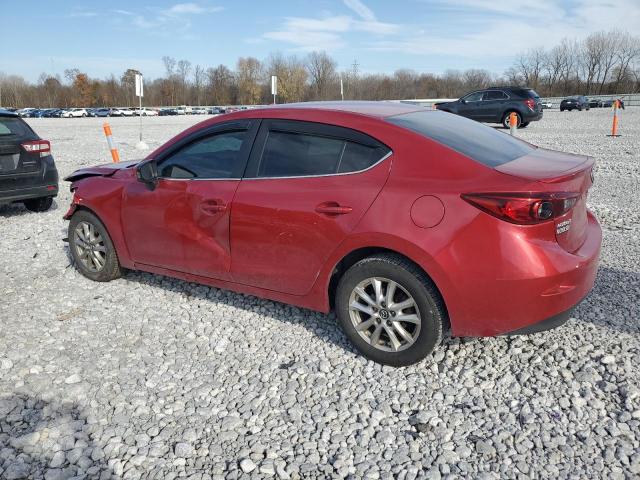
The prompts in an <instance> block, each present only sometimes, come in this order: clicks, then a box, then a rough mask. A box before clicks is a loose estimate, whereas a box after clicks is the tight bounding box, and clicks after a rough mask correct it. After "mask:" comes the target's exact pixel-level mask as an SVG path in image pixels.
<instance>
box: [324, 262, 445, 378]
mask: <svg viewBox="0 0 640 480" xmlns="http://www.w3.org/2000/svg"><path fill="white" fill-rule="evenodd" d="M374 277H378V278H380V277H382V278H383V279H388V280H391V281H393V282H396V283H397V284H398V285H399V286H400V287H401V288H402V289H404V290H405V291H406V292H408V293H409V294H410V295H411V297H413V299H414V301H415V304H416V305H417V312H420V314H419V316H420V330H419V332H418V333H417V337H416V338H415V340H414V343H413V344H412V345H410V346H408V347H406V348H405V349H404V350H400V351H385V350H382V349H380V348H377V347H374V346H373V345H371V343H370V342H369V341H367V340H365V339H364V338H363V337H362V336H361V335H360V333H359V332H358V331H357V330H356V328H355V326H354V323H353V322H352V320H351V315H350V308H349V304H350V297H351V295H352V292H354V289H355V288H356V286H358V285H359V284H360V283H361V282H363V281H366V280H367V279H370V278H374ZM335 305H336V316H337V317H338V320H339V322H340V324H341V326H342V329H343V330H344V332H345V334H346V335H347V337H348V338H349V339H350V340H351V342H352V343H353V344H354V345H355V347H356V348H357V349H358V350H359V351H360V352H361V353H362V354H363V355H364V356H365V357H367V358H369V359H371V360H373V361H375V362H378V363H381V364H384V365H391V366H394V367H403V366H406V365H411V364H414V363H416V362H419V361H420V360H422V359H424V358H425V357H426V356H427V355H429V354H430V353H431V352H432V351H433V350H434V349H435V347H436V346H438V345H439V344H440V342H441V340H442V333H443V329H444V325H445V323H446V319H447V314H446V309H445V307H444V304H443V302H442V299H441V298H440V294H439V293H438V290H437V289H436V287H435V285H434V284H433V282H432V281H431V279H429V277H427V276H426V275H425V274H424V272H423V271H422V270H421V269H420V268H419V267H418V266H416V265H415V264H414V263H412V262H411V261H409V260H407V259H406V258H404V257H402V256H400V255H397V254H378V255H374V256H371V257H367V258H365V259H363V260H361V261H359V262H358V263H356V264H355V265H353V266H352V267H351V268H350V269H349V270H347V271H346V272H345V273H344V275H343V276H342V278H340V281H339V283H338V287H337V289H336V297H335ZM390 310H391V309H390ZM394 316H395V314H394ZM386 318H391V317H386ZM371 319H373V317H369V319H367V321H368V320H371ZM376 321H377V322H378V323H380V322H381V321H380V320H376ZM382 322H384V320H382ZM386 323H387V325H390V323H389V321H387V322H386ZM372 327H373V328H374V329H375V328H376V327H375V325H372ZM385 330H386V327H385ZM384 335H387V334H386V333H384ZM387 338H389V337H388V336H387Z"/></svg>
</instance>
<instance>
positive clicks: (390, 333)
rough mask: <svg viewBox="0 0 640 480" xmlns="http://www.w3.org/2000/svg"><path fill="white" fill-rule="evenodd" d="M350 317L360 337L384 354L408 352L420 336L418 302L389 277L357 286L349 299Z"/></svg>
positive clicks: (367, 281) (373, 278)
mask: <svg viewBox="0 0 640 480" xmlns="http://www.w3.org/2000/svg"><path fill="white" fill-rule="evenodd" d="M349 316H350V318H351V323H352V324H353V327H354V328H355V330H356V331H357V332H358V334H359V335H360V336H361V337H362V338H363V339H364V340H366V341H367V343H369V344H370V345H371V346H372V347H374V348H377V349H379V350H383V351H385V352H400V351H402V350H406V349H407V348H409V347H411V346H412V345H413V344H414V343H415V341H416V340H417V339H418V336H419V334H420V326H421V317H420V310H419V309H418V304H417V302H416V301H415V299H414V298H413V297H412V296H411V294H410V293H409V292H408V291H407V289H405V288H404V287H403V286H402V285H400V284H399V283H397V282H395V281H393V280H389V279H388V278H383V277H372V278H367V279H365V280H363V281H362V282H360V283H359V284H358V285H356V287H355V288H354V289H353V291H352V292H351V295H350V297H349Z"/></svg>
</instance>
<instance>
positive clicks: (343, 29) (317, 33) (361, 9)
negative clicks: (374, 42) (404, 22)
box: [263, 0, 400, 51]
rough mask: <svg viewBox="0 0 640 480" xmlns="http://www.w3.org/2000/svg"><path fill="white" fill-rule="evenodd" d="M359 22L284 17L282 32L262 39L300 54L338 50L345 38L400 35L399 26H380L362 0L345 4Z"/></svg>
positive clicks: (348, 0) (342, 18) (336, 17)
mask: <svg viewBox="0 0 640 480" xmlns="http://www.w3.org/2000/svg"><path fill="white" fill-rule="evenodd" d="M343 1H344V4H345V5H346V6H347V7H348V8H350V9H351V10H352V11H354V12H355V13H356V14H357V15H358V17H360V18H359V19H354V18H353V17H352V16H349V15H334V16H332V15H330V14H328V15H326V16H324V17H321V18H308V17H285V19H284V23H283V25H282V27H281V28H280V29H279V30H275V31H270V32H266V33H265V34H263V38H266V39H270V40H277V41H281V42H285V43H289V44H291V45H293V46H294V48H295V49H297V50H306V51H311V50H328V51H330V50H335V49H337V48H341V47H343V46H344V45H345V44H346V40H345V39H344V38H343V37H344V35H347V34H350V33H353V32H366V33H371V34H375V35H390V34H393V33H397V32H399V31H400V25H396V24H393V23H386V22H380V21H378V20H377V19H376V16H375V15H374V13H373V12H372V11H371V10H370V9H369V8H368V7H367V6H366V5H365V4H363V3H362V2H361V1H360V0H343Z"/></svg>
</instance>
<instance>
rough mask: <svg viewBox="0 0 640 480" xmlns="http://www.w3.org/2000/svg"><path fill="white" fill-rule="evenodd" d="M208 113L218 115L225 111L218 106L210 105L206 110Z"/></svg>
mask: <svg viewBox="0 0 640 480" xmlns="http://www.w3.org/2000/svg"><path fill="white" fill-rule="evenodd" d="M207 113H208V114H209V115H220V114H221V113H225V110H224V108H220V107H211V108H209V109H208V110H207Z"/></svg>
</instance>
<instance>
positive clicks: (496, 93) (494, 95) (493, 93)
mask: <svg viewBox="0 0 640 480" xmlns="http://www.w3.org/2000/svg"><path fill="white" fill-rule="evenodd" d="M507 98H509V97H507V95H506V94H505V93H504V92H502V91H500V90H489V91H488V92H485V94H484V97H483V100H506V99H507Z"/></svg>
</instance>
